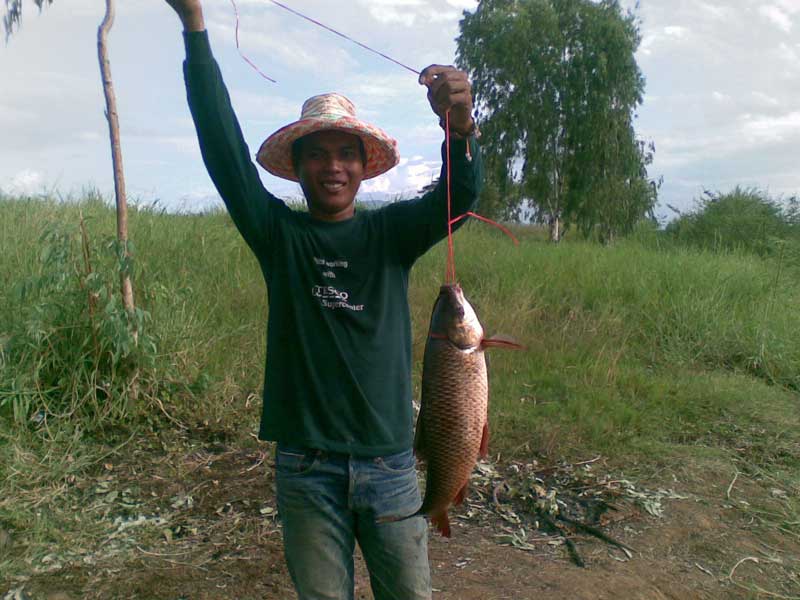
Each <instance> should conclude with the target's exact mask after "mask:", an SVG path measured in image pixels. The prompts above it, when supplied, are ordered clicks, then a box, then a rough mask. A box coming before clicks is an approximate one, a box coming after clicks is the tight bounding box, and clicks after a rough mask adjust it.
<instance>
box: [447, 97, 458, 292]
mask: <svg viewBox="0 0 800 600" xmlns="http://www.w3.org/2000/svg"><path fill="white" fill-rule="evenodd" d="M444 144H445V161H446V163H447V265H446V267H445V268H446V272H445V276H444V280H445V283H455V282H456V252H455V247H454V246H453V223H454V221H453V215H452V206H453V198H452V191H451V186H450V109H449V108H448V109H447V112H446V113H444Z"/></svg>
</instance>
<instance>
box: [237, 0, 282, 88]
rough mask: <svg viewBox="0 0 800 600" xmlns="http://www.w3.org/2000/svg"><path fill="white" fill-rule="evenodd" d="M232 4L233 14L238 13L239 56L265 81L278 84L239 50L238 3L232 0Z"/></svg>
mask: <svg viewBox="0 0 800 600" xmlns="http://www.w3.org/2000/svg"><path fill="white" fill-rule="evenodd" d="M231 4H233V12H234V13H236V49H237V50H238V51H239V56H241V57H242V58H243V59H244V61H245V62H246V63H247V64H248V65H250V66H251V67H253V68H254V69H255V70H256V72H257V73H258V74H259V75H261V76H262V77H263V78H264V79H266V80H267V81H271V82H272V83H278V82H277V81H275V80H274V79H273V78H272V77H270V76H269V75H264V73H262V72H261V70H260V69H259V68H258V67H257V66H256V65H255V64H254V63H253V61H251V60H250V59H249V58H247V56H245V55H244V54H243V53H242V49H241V48H239V9H238V8H236V2H234V0H231Z"/></svg>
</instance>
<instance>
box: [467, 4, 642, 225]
mask: <svg viewBox="0 0 800 600" xmlns="http://www.w3.org/2000/svg"><path fill="white" fill-rule="evenodd" d="M640 41H641V37H640V35H639V29H638V23H637V20H636V17H635V15H634V14H633V13H631V12H627V13H626V12H623V10H622V8H621V7H620V5H619V2H618V0H600V1H599V2H595V1H591V0H481V2H480V4H479V5H478V8H477V9H476V10H475V12H474V13H469V12H465V13H464V18H463V20H462V21H461V34H460V36H459V38H458V51H457V61H458V64H459V66H460V67H461V68H464V69H466V70H467V71H469V73H470V76H471V78H472V82H473V90H474V94H475V98H476V111H477V116H478V120H479V122H480V125H481V130H482V134H483V137H482V142H483V146H484V148H485V155H486V164H487V179H488V182H487V186H486V189H487V194H486V196H485V197H484V198H483V199H482V202H483V204H484V205H483V207H482V210H484V211H487V212H492V213H494V214H498V213H505V216H511V217H514V216H516V217H519V216H521V215H522V214H523V213H525V212H528V216H529V217H532V218H534V219H536V220H538V221H540V222H543V223H547V224H548V225H549V226H550V231H551V239H553V240H554V241H558V239H559V238H560V235H561V232H562V230H563V229H564V228H565V227H567V226H569V225H571V224H574V225H576V226H578V227H579V228H580V229H581V230H582V231H583V232H584V233H585V234H587V235H588V234H589V233H591V232H592V231H595V230H597V229H599V230H600V233H601V235H602V236H603V237H604V238H605V239H611V238H612V237H613V236H614V235H615V234H618V233H624V232H625V231H627V230H628V229H630V228H631V227H632V226H633V225H634V224H635V223H636V222H637V221H638V220H639V219H641V218H642V217H643V216H645V215H647V214H649V213H651V212H652V208H653V206H654V204H655V200H656V191H657V185H656V184H655V183H654V182H651V181H649V180H648V178H647V165H648V164H649V163H650V161H651V160H652V155H653V151H654V148H653V146H652V145H647V144H645V143H643V142H641V141H640V140H637V138H636V135H635V131H634V127H633V122H634V119H635V116H636V114H635V111H636V108H637V107H638V106H639V105H640V104H641V103H642V97H643V93H644V78H643V76H642V74H641V71H640V70H639V67H638V65H637V64H636V59H635V56H634V54H635V52H636V49H637V48H638V46H639V43H640Z"/></svg>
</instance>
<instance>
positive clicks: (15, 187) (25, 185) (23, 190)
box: [3, 169, 44, 196]
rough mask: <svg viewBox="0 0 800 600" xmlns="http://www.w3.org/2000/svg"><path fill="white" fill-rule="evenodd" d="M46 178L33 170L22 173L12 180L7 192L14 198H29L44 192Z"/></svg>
mask: <svg viewBox="0 0 800 600" xmlns="http://www.w3.org/2000/svg"><path fill="white" fill-rule="evenodd" d="M43 187H44V176H43V175H42V174H41V173H39V172H38V171H34V170H33V169H25V170H23V171H20V172H19V173H17V174H16V175H14V176H13V177H12V178H11V181H10V182H9V184H8V186H3V188H4V189H5V191H6V192H7V193H9V194H11V195H12V196H29V195H32V194H36V193H38V192H41V191H43Z"/></svg>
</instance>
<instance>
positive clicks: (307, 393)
mask: <svg viewBox="0 0 800 600" xmlns="http://www.w3.org/2000/svg"><path fill="white" fill-rule="evenodd" d="M166 1H167V2H168V4H169V5H170V6H172V8H173V9H175V11H176V12H177V13H178V16H179V17H180V18H181V21H182V22H183V26H184V38H185V44H186V61H185V63H184V77H185V80H186V89H187V95H188V100H189V106H190V108H191V112H192V117H193V119H194V122H195V126H196V129H197V135H198V138H199V141H200V148H201V151H202V154H203V160H204V162H205V164H206V168H207V169H208V172H209V174H210V176H211V178H212V180H213V181H214V184H215V185H216V187H217V190H218V191H219V193H220V196H222V199H223V200H224V201H225V205H226V206H227V208H228V211H229V213H230V215H231V218H232V219H233V222H234V223H235V224H236V227H237V228H238V230H239V232H240V233H241V235H242V237H243V238H244V239H245V241H246V242H247V244H248V245H249V246H250V248H251V249H252V251H253V253H254V254H255V256H256V257H257V258H258V261H259V264H260V266H261V271H262V273H263V275H264V279H265V281H266V284H267V293H268V298H269V318H268V322H267V364H266V370H265V377H264V403H263V409H262V416H261V427H260V432H259V437H260V438H261V439H263V440H272V441H275V442H277V445H276V456H275V480H276V484H277V500H278V510H279V513H280V518H281V522H282V524H283V536H284V550H285V554H286V562H287V565H288V568H289V572H290V574H291V576H292V580H293V582H294V585H295V588H296V589H297V592H298V595H299V597H300V599H301V600H321V599H336V600H339V599H342V600H351V599H352V598H353V588H354V584H353V551H354V548H355V544H356V542H357V543H358V544H359V546H360V547H361V550H362V553H363V555H364V558H365V560H366V563H367V568H368V570H369V574H370V583H371V586H372V589H373V592H374V596H375V598H376V600H390V599H395V600H412V599H413V600H419V599H428V598H430V597H431V583H430V569H429V566H428V555H427V525H426V523H425V521H424V519H423V518H422V517H413V518H410V519H406V520H402V521H391V522H382V521H381V517H386V516H396V515H402V514H408V515H411V514H413V513H415V512H416V511H417V509H418V508H419V507H420V505H421V499H420V493H419V489H418V486H417V478H416V471H415V461H414V455H413V452H412V441H413V432H412V430H413V423H412V419H413V410H412V404H411V393H412V385H411V322H410V321H411V320H410V316H409V307H408V297H407V296H408V277H409V271H410V269H411V267H412V265H413V264H414V262H415V261H416V260H417V258H419V257H420V256H421V255H422V254H423V253H425V252H426V251H427V250H428V249H429V248H430V247H431V246H433V245H434V244H435V243H436V242H438V241H440V240H441V239H442V238H444V237H445V236H446V235H447V190H446V181H447V170H446V169H445V168H443V169H442V174H441V177H440V183H439V184H438V185H437V187H436V189H434V190H433V191H432V192H430V193H428V194H426V195H424V196H421V197H420V198H417V199H415V200H411V201H407V202H397V203H394V204H391V205H388V206H387V207H385V208H382V209H380V210H373V211H357V210H356V207H355V196H356V193H357V192H358V189H359V186H360V185H361V182H362V181H363V180H364V179H369V178H371V177H376V176H378V175H380V174H382V173H385V172H386V171H388V170H389V169H391V168H392V167H394V166H395V165H396V164H397V162H398V160H399V155H398V152H397V144H396V142H395V141H394V140H393V139H392V138H391V137H390V136H389V135H388V134H386V133H385V132H384V131H382V130H381V129H378V128H377V127H375V126H373V125H370V124H368V123H365V122H363V121H361V120H360V119H358V117H357V116H356V109H355V106H353V104H352V103H351V102H350V101H349V100H348V99H347V98H345V97H343V96H341V95H339V94H322V95H320V96H314V97H313V98H310V99H309V100H307V101H306V102H305V103H304V104H303V107H302V110H301V116H300V119H299V120H297V121H295V122H293V123H290V124H288V125H287V126H285V127H283V128H281V129H279V130H278V131H276V132H275V133H273V134H272V135H271V136H269V137H268V138H267V140H266V141H265V142H264V143H263V144H262V145H261V148H260V149H259V151H258V153H257V155H256V160H257V162H258V163H259V164H260V165H261V166H263V167H264V168H265V169H266V170H267V171H269V172H271V173H273V174H275V175H277V176H279V177H283V178H285V179H289V180H292V181H298V182H299V183H300V186H301V187H302V189H303V194H304V195H305V199H306V202H307V204H308V212H301V211H293V210H291V209H290V208H288V207H287V206H286V204H285V203H284V202H283V201H281V200H280V199H278V198H276V197H275V196H273V195H272V194H270V193H269V192H267V191H266V190H265V189H264V187H263V185H262V183H261V180H260V179H259V176H258V172H257V170H256V167H255V165H254V164H253V162H252V160H251V159H250V154H249V151H248V148H247V145H246V144H245V141H244V139H243V136H242V132H241V129H240V128H239V124H238V121H237V119H236V116H235V114H234V112H233V108H232V107H231V103H230V98H229V96H228V93H227V91H226V89H225V85H224V83H223V81H222V76H221V74H220V71H219V68H218V66H217V64H216V62H215V61H214V58H213V56H212V54H211V49H210V45H209V40H208V35H207V33H206V31H205V24H204V21H203V15H202V10H201V6H200V2H199V0H166ZM420 83H422V84H424V85H426V86H427V88H428V99H429V101H430V104H431V107H432V108H433V110H434V112H435V113H436V115H437V117H438V118H439V119H440V123H441V122H443V119H444V115H445V113H446V111H447V110H448V109H449V110H450V115H451V131H452V134H453V139H452V142H451V151H450V156H449V158H448V157H445V154H446V152H445V149H444V145H443V148H442V155H443V160H449V161H450V170H451V190H452V207H453V216H454V217H455V216H458V215H460V214H463V213H464V212H466V211H467V210H469V209H470V208H471V207H472V206H473V205H474V204H475V202H476V199H477V196H478V192H479V189H480V185H481V180H482V176H481V160H480V151H479V148H478V145H477V143H476V141H475V139H474V135H473V133H474V131H475V126H474V122H473V120H472V117H471V112H472V96H471V92H470V84H469V81H468V80H467V76H466V74H465V73H463V72H461V71H458V70H456V69H454V68H453V67H442V66H436V65H432V66H430V67H428V68H427V69H425V70H424V71H423V72H422V75H421V76H420Z"/></svg>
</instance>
